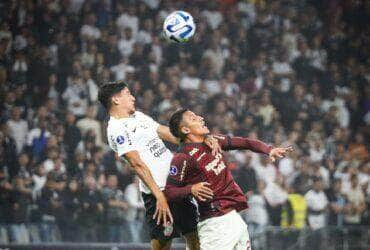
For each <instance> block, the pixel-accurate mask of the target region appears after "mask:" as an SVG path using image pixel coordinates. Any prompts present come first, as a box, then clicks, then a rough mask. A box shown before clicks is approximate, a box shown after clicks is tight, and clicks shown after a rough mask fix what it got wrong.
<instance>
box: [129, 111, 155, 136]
mask: <svg viewBox="0 0 370 250" xmlns="http://www.w3.org/2000/svg"><path fill="white" fill-rule="evenodd" d="M135 114H136V115H137V116H138V117H141V118H142V119H143V120H145V122H146V123H147V124H148V125H149V126H151V127H152V128H153V129H154V130H155V131H157V129H158V127H159V125H160V124H159V123H158V122H156V121H155V120H154V119H153V118H151V117H150V116H148V115H146V114H144V113H143V112H140V111H136V112H135Z"/></svg>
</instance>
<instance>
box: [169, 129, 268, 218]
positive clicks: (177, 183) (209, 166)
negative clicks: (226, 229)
mask: <svg viewBox="0 0 370 250" xmlns="http://www.w3.org/2000/svg"><path fill="white" fill-rule="evenodd" d="M217 139H218V141H219V143H220V145H221V148H222V149H223V150H233V149H249V150H252V151H254V152H257V153H265V154H269V153H270V150H271V147H270V146H268V145H266V144H265V143H263V142H261V141H258V140H251V139H247V138H242V137H229V136H217ZM199 182H208V183H209V184H210V188H211V189H212V191H213V193H214V196H213V198H212V199H211V200H207V201H205V202H202V201H199V200H198V205H199V213H200V220H204V219H207V218H210V217H216V216H220V215H223V214H226V213H228V212H229V211H231V210H234V209H235V210H237V211H241V210H244V209H246V208H248V204H247V200H246V198H245V196H244V194H243V192H242V190H241V189H240V187H239V186H238V184H236V183H235V181H234V179H233V177H232V175H231V171H230V170H229V168H228V162H226V161H225V159H224V156H223V154H222V153H218V154H217V155H215V156H214V155H212V152H211V149H210V148H209V147H208V146H207V145H205V144H204V143H186V144H183V145H182V146H181V147H180V149H179V151H178V152H177V153H176V154H175V155H174V157H173V159H172V162H171V167H170V173H169V175H168V179H167V184H166V188H165V194H166V196H167V198H168V199H169V200H171V201H174V200H176V199H180V198H183V197H185V196H187V195H190V194H191V186H192V185H193V184H196V183H199Z"/></svg>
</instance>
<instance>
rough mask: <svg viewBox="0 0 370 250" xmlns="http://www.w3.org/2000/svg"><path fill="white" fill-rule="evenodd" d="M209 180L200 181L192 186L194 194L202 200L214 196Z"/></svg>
mask: <svg viewBox="0 0 370 250" xmlns="http://www.w3.org/2000/svg"><path fill="white" fill-rule="evenodd" d="M209 185H210V184H209V183H208V182H200V183H197V184H194V185H192V186H191V193H192V195H193V196H194V197H195V198H197V199H198V200H200V201H206V200H208V199H212V198H213V191H212V189H210V188H209V187H207V186H209Z"/></svg>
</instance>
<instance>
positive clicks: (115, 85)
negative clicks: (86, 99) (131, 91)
mask: <svg viewBox="0 0 370 250" xmlns="http://www.w3.org/2000/svg"><path fill="white" fill-rule="evenodd" d="M124 88H127V84H126V83H124V82H123V81H115V82H108V83H104V84H103V85H102V86H101V87H100V89H99V94H98V99H99V102H100V103H101V104H102V105H103V106H104V108H105V109H106V110H109V109H110V107H111V99H112V96H113V95H115V94H117V93H119V92H120V91H121V90H122V89H124Z"/></svg>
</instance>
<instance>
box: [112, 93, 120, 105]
mask: <svg viewBox="0 0 370 250" xmlns="http://www.w3.org/2000/svg"><path fill="white" fill-rule="evenodd" d="M112 103H113V104H115V105H118V103H119V101H118V96H117V95H113V96H112Z"/></svg>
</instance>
